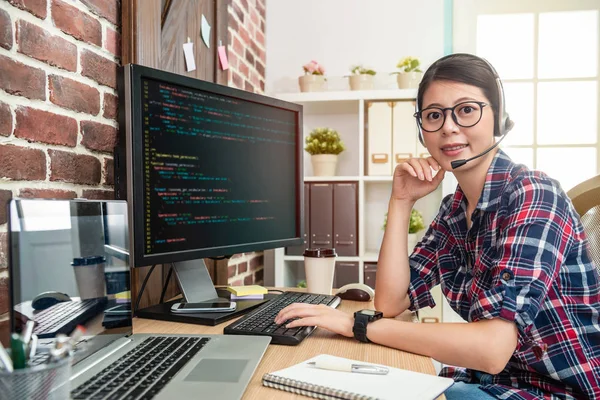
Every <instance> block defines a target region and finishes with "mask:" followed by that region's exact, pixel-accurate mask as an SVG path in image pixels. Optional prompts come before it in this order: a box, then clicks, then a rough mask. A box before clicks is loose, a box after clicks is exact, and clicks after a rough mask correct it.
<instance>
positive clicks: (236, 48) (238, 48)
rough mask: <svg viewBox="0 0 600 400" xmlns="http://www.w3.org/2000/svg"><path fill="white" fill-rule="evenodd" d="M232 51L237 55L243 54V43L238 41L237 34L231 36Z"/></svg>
mask: <svg viewBox="0 0 600 400" xmlns="http://www.w3.org/2000/svg"><path fill="white" fill-rule="evenodd" d="M233 51H235V52H236V53H237V54H238V55H239V56H243V55H244V45H242V42H240V39H238V38H237V36H234V37H233Z"/></svg>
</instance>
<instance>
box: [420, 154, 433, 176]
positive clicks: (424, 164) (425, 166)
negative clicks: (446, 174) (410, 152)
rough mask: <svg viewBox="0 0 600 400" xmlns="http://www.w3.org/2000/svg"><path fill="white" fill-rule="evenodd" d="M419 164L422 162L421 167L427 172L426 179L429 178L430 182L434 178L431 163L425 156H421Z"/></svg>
mask: <svg viewBox="0 0 600 400" xmlns="http://www.w3.org/2000/svg"><path fill="white" fill-rule="evenodd" d="M419 164H421V167H422V168H423V173H424V174H425V179H427V180H428V181H429V182H431V180H432V179H433V176H432V173H431V166H430V165H429V162H428V161H427V160H426V159H425V158H419Z"/></svg>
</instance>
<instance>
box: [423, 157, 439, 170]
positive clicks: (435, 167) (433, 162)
mask: <svg viewBox="0 0 600 400" xmlns="http://www.w3.org/2000/svg"><path fill="white" fill-rule="evenodd" d="M426 160H427V162H428V163H429V165H431V168H433V170H434V171H439V169H440V164H439V163H438V162H437V161H436V160H435V158H433V157H427V158H426Z"/></svg>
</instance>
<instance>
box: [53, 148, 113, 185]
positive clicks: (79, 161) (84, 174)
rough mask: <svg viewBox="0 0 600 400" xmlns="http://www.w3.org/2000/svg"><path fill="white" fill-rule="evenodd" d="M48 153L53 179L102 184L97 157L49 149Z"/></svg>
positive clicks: (85, 183)
mask: <svg viewBox="0 0 600 400" xmlns="http://www.w3.org/2000/svg"><path fill="white" fill-rule="evenodd" d="M48 154H49V155H50V180H51V181H62V182H70V183H81V184H84V185H98V184H100V177H101V173H100V160H98V159H97V158H96V157H93V156H89V155H85V154H75V153H70V152H67V151H60V150H48Z"/></svg>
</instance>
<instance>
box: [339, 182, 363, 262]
mask: <svg viewBox="0 0 600 400" xmlns="http://www.w3.org/2000/svg"><path fill="white" fill-rule="evenodd" d="M357 192H358V184H357V182H350V183H336V184H334V186H333V247H335V250H336V253H337V255H338V256H346V257H354V256H357V255H358V240H357V236H358V207H357V202H358V193H357Z"/></svg>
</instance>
